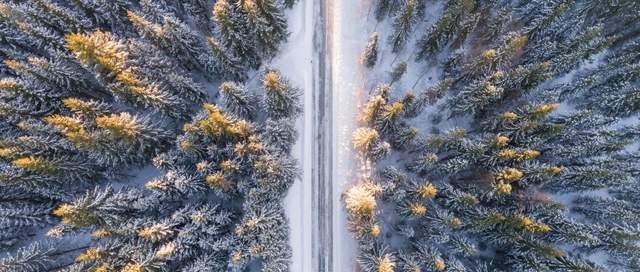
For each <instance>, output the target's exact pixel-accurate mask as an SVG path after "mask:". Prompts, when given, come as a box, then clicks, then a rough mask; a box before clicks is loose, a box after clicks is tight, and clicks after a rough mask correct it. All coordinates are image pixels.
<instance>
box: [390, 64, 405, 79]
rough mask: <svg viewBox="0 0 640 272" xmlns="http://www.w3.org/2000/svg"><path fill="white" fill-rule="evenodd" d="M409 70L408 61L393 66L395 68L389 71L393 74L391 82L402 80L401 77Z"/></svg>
mask: <svg viewBox="0 0 640 272" xmlns="http://www.w3.org/2000/svg"><path fill="white" fill-rule="evenodd" d="M405 72H407V63H406V62H404V61H403V62H400V63H398V64H397V65H396V66H394V67H393V70H391V72H390V73H389V74H390V75H391V83H390V84H393V83H394V82H396V81H398V80H400V78H402V76H403V75H404V73H405Z"/></svg>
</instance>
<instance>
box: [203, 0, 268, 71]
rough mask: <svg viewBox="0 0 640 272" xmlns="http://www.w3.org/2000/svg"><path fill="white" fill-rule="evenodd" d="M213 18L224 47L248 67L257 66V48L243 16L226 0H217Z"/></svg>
mask: <svg viewBox="0 0 640 272" xmlns="http://www.w3.org/2000/svg"><path fill="white" fill-rule="evenodd" d="M213 18H214V21H215V22H216V26H217V27H218V30H219V33H220V36H221V37H222V39H223V42H224V46H225V48H229V49H230V50H232V52H233V55H234V56H238V57H239V58H241V59H242V60H243V63H245V64H247V66H248V67H251V68H256V67H257V66H258V63H259V61H258V56H257V48H256V44H255V42H254V40H253V39H251V35H250V32H249V30H248V29H247V27H248V26H246V25H245V23H244V20H246V18H244V16H242V15H241V14H240V13H239V11H238V10H237V9H236V8H235V7H233V6H232V4H229V3H228V2H227V0H223V1H217V2H216V3H215V5H214V7H213Z"/></svg>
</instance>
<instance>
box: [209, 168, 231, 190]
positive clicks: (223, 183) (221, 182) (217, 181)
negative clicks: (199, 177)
mask: <svg viewBox="0 0 640 272" xmlns="http://www.w3.org/2000/svg"><path fill="white" fill-rule="evenodd" d="M205 181H206V182H207V184H209V186H211V187H214V188H219V189H223V190H227V189H229V187H230V184H229V182H228V181H227V180H226V179H225V178H224V175H222V173H219V172H217V173H213V174H211V175H208V176H207V177H206V178H205Z"/></svg>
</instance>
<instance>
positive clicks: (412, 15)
mask: <svg viewBox="0 0 640 272" xmlns="http://www.w3.org/2000/svg"><path fill="white" fill-rule="evenodd" d="M417 5H418V1H416V0H408V1H406V2H405V3H404V5H403V6H402V8H401V9H400V11H399V12H398V14H397V15H396V17H395V18H394V20H393V33H392V34H391V36H390V37H389V44H391V45H392V46H393V52H394V53H397V52H398V51H400V50H401V49H402V48H403V47H404V45H405V44H406V42H407V39H408V38H409V35H410V34H411V32H412V31H413V27H414V25H415V24H416V22H417V19H418V18H417V13H418V10H417Z"/></svg>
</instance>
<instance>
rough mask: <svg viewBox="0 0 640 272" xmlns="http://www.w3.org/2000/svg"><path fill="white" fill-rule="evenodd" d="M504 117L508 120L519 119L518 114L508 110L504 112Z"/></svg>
mask: <svg viewBox="0 0 640 272" xmlns="http://www.w3.org/2000/svg"><path fill="white" fill-rule="evenodd" d="M502 119H503V120H505V121H507V122H513V121H515V120H517V119H518V114H516V113H515V112H510V111H508V112H505V113H503V114H502Z"/></svg>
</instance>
